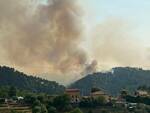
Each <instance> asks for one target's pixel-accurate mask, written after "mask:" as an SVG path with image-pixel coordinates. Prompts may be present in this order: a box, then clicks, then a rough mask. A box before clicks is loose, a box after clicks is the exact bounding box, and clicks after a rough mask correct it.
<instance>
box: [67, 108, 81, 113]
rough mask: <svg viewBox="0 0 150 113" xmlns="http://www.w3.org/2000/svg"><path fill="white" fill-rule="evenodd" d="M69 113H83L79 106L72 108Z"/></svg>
mask: <svg viewBox="0 0 150 113" xmlns="http://www.w3.org/2000/svg"><path fill="white" fill-rule="evenodd" d="M70 113H83V112H82V111H81V110H80V109H79V108H76V109H74V110H73V111H71V112H70Z"/></svg>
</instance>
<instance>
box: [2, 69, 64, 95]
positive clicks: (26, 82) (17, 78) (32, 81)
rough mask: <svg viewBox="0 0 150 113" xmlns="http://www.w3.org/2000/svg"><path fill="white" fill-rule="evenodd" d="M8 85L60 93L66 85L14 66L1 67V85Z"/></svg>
mask: <svg viewBox="0 0 150 113" xmlns="http://www.w3.org/2000/svg"><path fill="white" fill-rule="evenodd" d="M7 85H8V86H15V87H17V88H18V89H23V90H29V91H33V92H37V93H40V92H41V93H42V92H44V93H48V94H59V93H62V92H63V91H64V86H62V85H59V84H58V83H56V82H54V81H48V80H44V79H41V78H37V77H33V76H28V75H26V74H24V73H22V72H19V71H16V70H15V69H13V68H9V67H5V66H4V67H0V86H7Z"/></svg>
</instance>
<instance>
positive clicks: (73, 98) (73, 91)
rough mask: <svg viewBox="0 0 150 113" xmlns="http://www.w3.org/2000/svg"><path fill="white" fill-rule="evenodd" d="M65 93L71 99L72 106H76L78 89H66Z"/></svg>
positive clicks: (78, 97)
mask: <svg viewBox="0 0 150 113" xmlns="http://www.w3.org/2000/svg"><path fill="white" fill-rule="evenodd" d="M65 93H66V94H67V95H69V96H70V97H71V103H72V104H78V103H79V102H80V90H79V89H66V91H65Z"/></svg>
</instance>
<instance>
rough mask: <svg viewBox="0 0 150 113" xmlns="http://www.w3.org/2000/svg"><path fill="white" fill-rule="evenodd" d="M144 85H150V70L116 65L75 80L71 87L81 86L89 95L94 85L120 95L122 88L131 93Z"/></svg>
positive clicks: (109, 92) (85, 93)
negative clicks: (107, 69)
mask: <svg viewBox="0 0 150 113" xmlns="http://www.w3.org/2000/svg"><path fill="white" fill-rule="evenodd" d="M142 85H147V86H150V70H143V69H142V68H132V67H115V68H112V70H111V71H108V72H96V73H93V74H90V75H87V76H85V77H84V78H82V79H80V80H78V81H76V82H74V83H73V84H71V85H70V86H69V87H70V88H79V89H80V90H81V93H82V94H83V95H89V94H90V90H91V88H92V87H97V88H101V89H104V90H105V91H106V93H108V94H109V95H114V96H116V95H118V94H119V93H120V91H121V90H122V89H127V90H128V91H129V93H134V91H135V90H136V89H137V88H138V87H139V86H142Z"/></svg>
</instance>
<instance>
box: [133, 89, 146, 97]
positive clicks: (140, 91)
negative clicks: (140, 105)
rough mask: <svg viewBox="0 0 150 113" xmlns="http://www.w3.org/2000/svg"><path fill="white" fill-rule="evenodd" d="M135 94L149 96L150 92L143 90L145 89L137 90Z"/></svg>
mask: <svg viewBox="0 0 150 113" xmlns="http://www.w3.org/2000/svg"><path fill="white" fill-rule="evenodd" d="M135 96H148V92H147V91H143V90H137V91H136V92H135Z"/></svg>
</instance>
